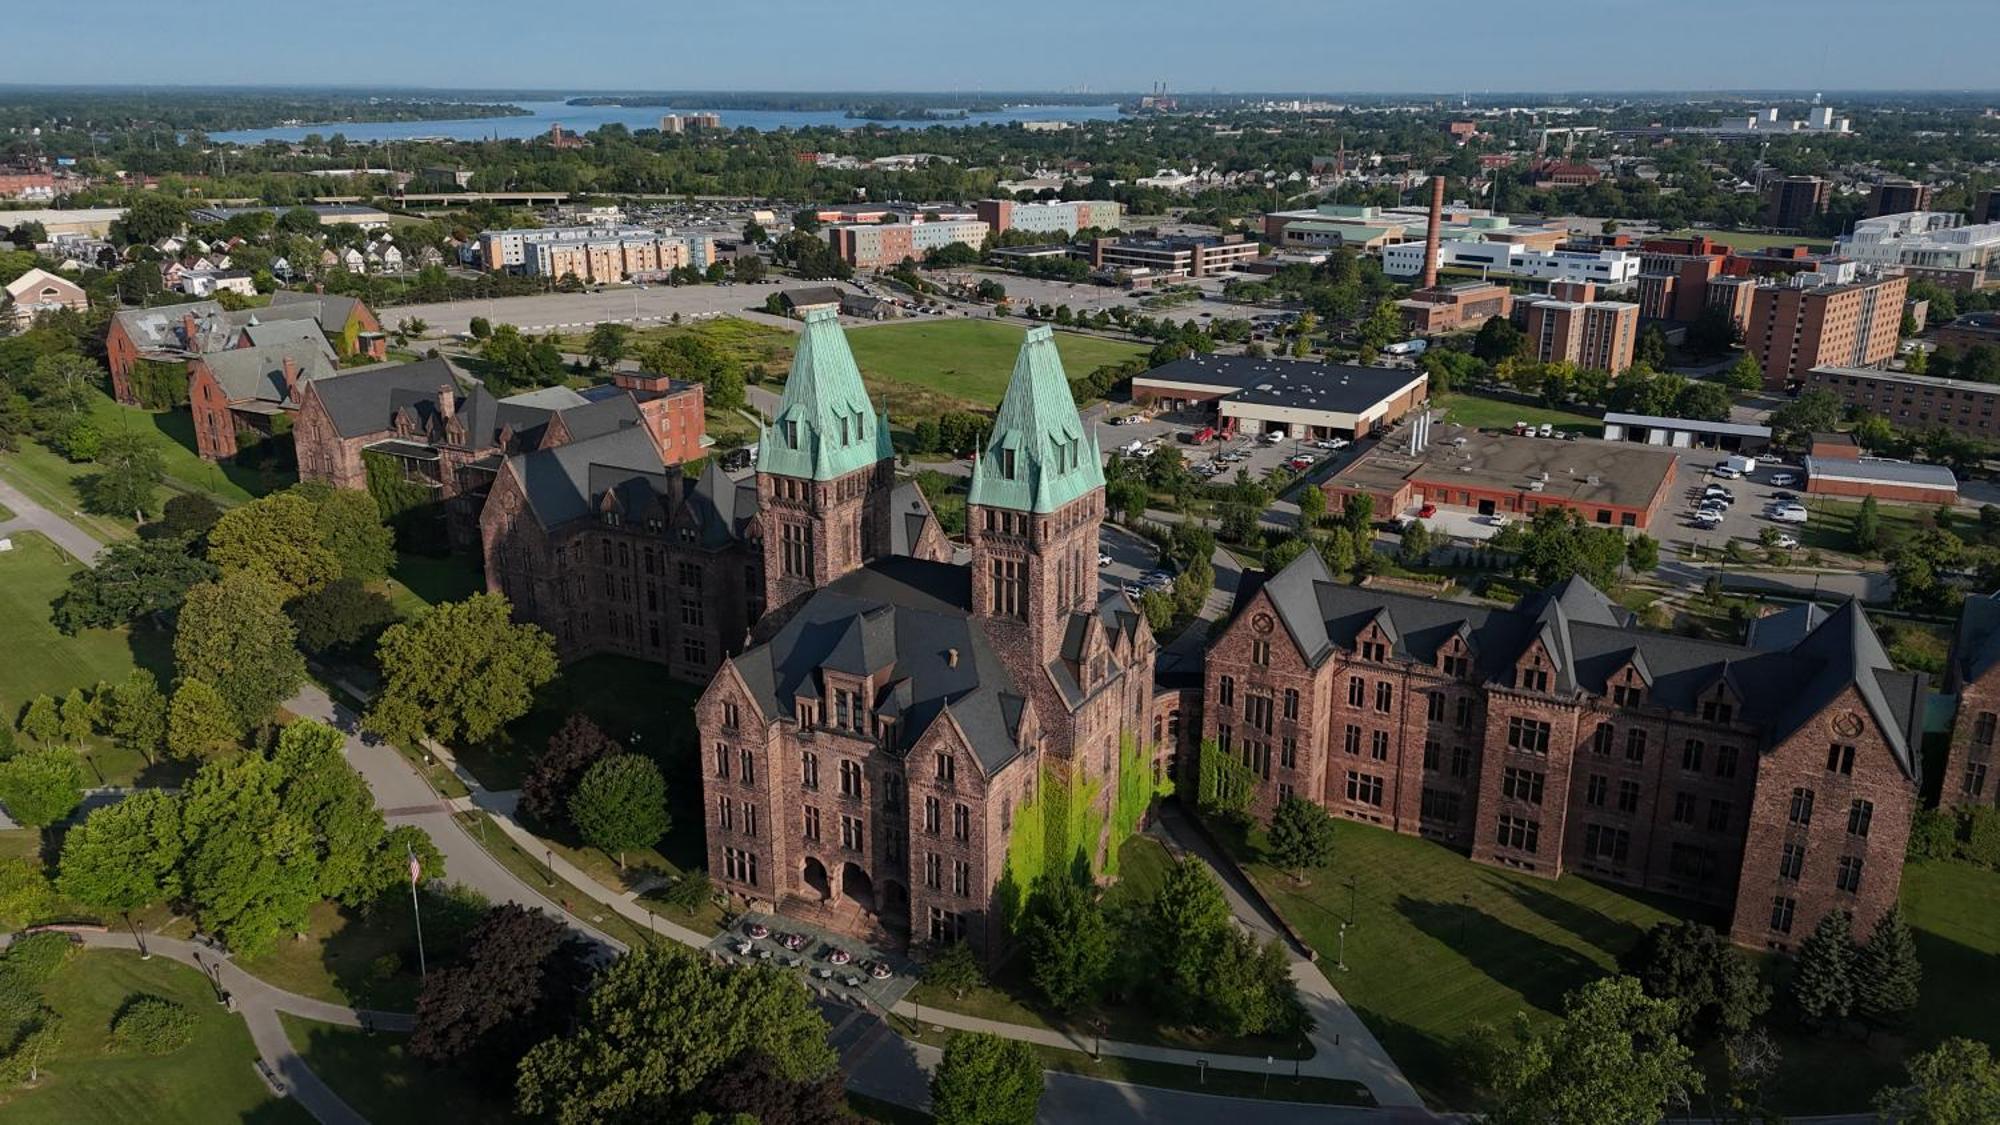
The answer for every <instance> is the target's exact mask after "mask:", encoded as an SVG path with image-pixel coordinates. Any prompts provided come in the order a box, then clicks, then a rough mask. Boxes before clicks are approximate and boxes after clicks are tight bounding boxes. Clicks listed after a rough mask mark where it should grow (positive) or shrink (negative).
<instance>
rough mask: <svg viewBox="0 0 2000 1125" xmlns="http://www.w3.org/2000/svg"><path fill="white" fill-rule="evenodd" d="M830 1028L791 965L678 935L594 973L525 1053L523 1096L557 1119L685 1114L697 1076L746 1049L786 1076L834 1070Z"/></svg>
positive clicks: (580, 1122) (795, 1078)
mask: <svg viewBox="0 0 2000 1125" xmlns="http://www.w3.org/2000/svg"><path fill="white" fill-rule="evenodd" d="M826 1035H827V1026H826V1021H825V1020H824V1019H822V1018H821V1017H820V1014H819V1011H818V1009H817V1008H815V1007H814V1006H813V1003H812V998H811V995H810V994H809V993H807V992H806V990H805V989H804V988H802V987H801V986H800V985H799V982H798V980H797V979H796V978H794V977H793V976H791V975H790V974H786V973H781V972H779V971H777V970H775V969H771V968H766V967H762V966H757V967H748V968H736V967H732V966H726V965H718V964H715V963H713V962H710V961H708V960H705V959H703V958H702V957H699V956H697V955H696V954H695V953H694V952H693V951H691V950H684V949H681V948H679V947H667V946H656V947H652V948H649V949H644V950H638V951H635V952H633V953H630V954H627V955H626V956H624V957H622V958H620V959H619V960H618V961H617V962H616V963H614V964H613V965H611V967H610V968H608V969H606V970H604V971H603V972H602V973H600V974H599V975H598V979H597V983H596V985H595V986H594V987H593V988H592V989H591V991H590V994H589V996H588V997H586V998H585V1000H584V1003H583V1009H582V1011H581V1012H580V1014H579V1015H578V1017H577V1019H576V1021H575V1023H574V1025H573V1026H572V1028H571V1029H570V1031H569V1032H568V1033H567V1034H564V1035H559V1036H556V1037H553V1038H550V1039H547V1040H545V1041H543V1042H542V1043H540V1044H538V1045H537V1046H536V1047H534V1048H533V1049H532V1050H530V1051H529V1052H528V1053H527V1055H526V1056H525V1057H524V1058H522V1060H521V1066H520V1070H519V1080H518V1084H517V1086H516V1104H517V1106H518V1108H519V1109H520V1111H521V1112H522V1113H525V1114H529V1115H531V1116H534V1117H538V1118H543V1119H547V1120H551V1121H555V1122H559V1123H561V1125H585V1123H596V1122H639V1121H673V1120H682V1119H684V1118H685V1117H687V1116H691V1114H690V1113H689V1112H688V1110H689V1109H690V1108H691V1106H690V1104H689V1103H690V1102H691V1100H692V1097H691V1096H692V1095H693V1094H694V1092H695V1091H696V1090H697V1089H698V1088H699V1087H700V1086H701V1084H702V1083H703V1082H704V1081H705V1080H706V1079H707V1078H708V1077H709V1076H710V1075H711V1074H713V1073H715V1072H716V1071H717V1070H718V1069H720V1068H722V1067H723V1066H725V1065H727V1064H728V1063H729V1062H730V1061H731V1060H733V1059H736V1058H738V1057H739V1056H742V1055H744V1054H746V1053H748V1052H756V1053H759V1054H762V1055H764V1056H766V1057H767V1058H768V1059H769V1060H770V1063H771V1068H772V1071H773V1072H774V1073H775V1074H776V1075H777V1076H778V1077H779V1078H781V1079H783V1080H784V1081H787V1082H803V1081H810V1080H812V1079H815V1078H819V1077H822V1076H824V1075H827V1074H829V1073H831V1072H832V1071H833V1068H834V1064H835V1062H836V1058H835V1055H834V1051H833V1048H832V1047H830V1046H828V1045H827V1041H826Z"/></svg>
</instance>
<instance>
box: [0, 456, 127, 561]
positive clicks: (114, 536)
mask: <svg viewBox="0 0 2000 1125" xmlns="http://www.w3.org/2000/svg"><path fill="white" fill-rule="evenodd" d="M94 470H95V466H93V465H72V464H70V463H69V462H68V461H65V460H63V459H62V458H61V457H60V456H58V455H57V454H55V453H53V452H51V451H50V450H48V449H46V448H44V447H43V446H41V445H38V444H36V443H35V442H32V441H23V442H21V443H20V446H19V448H17V449H15V450H14V451H13V452H11V453H0V477H4V478H6V480H7V483H9V484H11V485H13V486H14V487H15V488H18V489H20V490H21V491H22V492H24V493H26V494H27V496H28V499H30V500H33V501H34V502H35V503H37V504H40V505H41V506H42V507H44V508H47V509H48V510H49V511H51V512H54V513H55V514H56V515H58V516H61V517H63V518H64V519H67V520H69V521H70V522H71V523H73V524H75V525H77V527H79V528H81V529H83V531H84V533H85V534H87V535H89V536H91V537H92V538H94V539H96V540H98V541H99V542H103V543H110V542H113V541H115V540H119V539H125V538H128V537H130V536H131V534H132V529H133V524H132V521H131V520H129V519H118V518H114V517H111V516H94V515H90V514H89V513H87V512H84V511H83V497H82V496H81V495H80V494H79V493H78V492H77V485H76V479H77V478H78V477H81V476H84V475H86V474H88V473H90V472H92V471H94Z"/></svg>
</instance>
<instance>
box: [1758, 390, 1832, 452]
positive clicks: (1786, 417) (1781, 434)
mask: <svg viewBox="0 0 2000 1125" xmlns="http://www.w3.org/2000/svg"><path fill="white" fill-rule="evenodd" d="M1840 410H1841V403H1840V399H1839V398H1838V397H1837V396H1835V395H1834V393H1833V392H1832V391H1807V392H1805V393H1804V394H1802V395H1800V396H1799V397H1798V398H1795V399H1793V400H1792V401H1791V402H1788V403H1786V404H1785V405H1783V406H1781V407H1779V408H1778V409H1776V410H1774V411H1772V412H1771V432H1772V436H1774V437H1775V438H1776V439H1777V440H1778V442H1779V444H1781V445H1789V446H1798V447H1803V446H1804V445H1805V444H1806V441H1807V440H1808V439H1809V438H1811V437H1812V435H1813V434H1816V433H1825V432H1827V431H1829V430H1831V429H1833V428H1834V427H1835V426H1837V425H1839V424H1840Z"/></svg>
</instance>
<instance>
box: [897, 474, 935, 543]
mask: <svg viewBox="0 0 2000 1125" xmlns="http://www.w3.org/2000/svg"><path fill="white" fill-rule="evenodd" d="M931 521H932V516H931V506H930V504H928V503H926V502H925V500H924V493H923V490H922V489H920V488H918V487H917V486H916V485H915V484H914V483H912V482H910V481H904V482H902V483H901V484H898V485H897V486H896V488H895V491H893V492H891V493H889V553H890V554H894V555H907V554H909V553H911V552H912V551H915V550H916V549H917V544H919V543H921V542H923V538H924V528H925V527H926V526H927V525H929V524H930V523H931Z"/></svg>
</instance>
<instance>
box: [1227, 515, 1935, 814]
mask: <svg viewBox="0 0 2000 1125" xmlns="http://www.w3.org/2000/svg"><path fill="white" fill-rule="evenodd" d="M1262 589H1264V590H1266V591H1268V592H1269V593H1270V595H1271V602H1272V604H1273V606H1275V607H1276V609H1277V615H1278V617H1279V619H1280V620H1282V621H1283V622H1284V624H1285V628H1286V629H1287V630H1288V631H1289V632H1290V633H1291V635H1292V636H1293V638H1294V639H1296V640H1297V641H1298V642H1299V647H1300V649H1301V650H1302V651H1304V652H1305V653H1306V657H1307V660H1308V661H1309V662H1310V663H1313V664H1319V663H1321V662H1323V661H1325V660H1326V659H1328V658H1329V657H1331V656H1332V655H1333V654H1334V653H1335V652H1336V651H1339V650H1346V651H1349V652H1352V651H1354V649H1355V648H1356V639H1357V638H1358V637H1359V635H1360V634H1361V632H1362V630H1363V629H1365V628H1367V626H1368V624H1369V623H1370V622H1372V621H1377V620H1382V621H1384V622H1385V623H1386V624H1387V625H1388V627H1389V628H1388V632H1389V635H1390V636H1391V637H1393V638H1395V653H1394V655H1395V656H1397V657H1398V658H1402V659H1409V660H1415V661H1421V662H1424V663H1427V664H1429V663H1435V662H1436V660H1437V653H1438V650H1439V648H1440V647H1441V646H1443V644H1444V643H1445V641H1447V640H1448V639H1449V638H1451V637H1452V636H1454V635H1463V636H1464V637H1465V638H1466V641H1467V643H1468V644H1469V645H1470V646H1471V648H1472V652H1473V667H1474V669H1475V671H1476V672H1477V673H1478V674H1479V676H1480V677H1481V678H1483V679H1485V680H1488V681H1497V682H1503V683H1507V682H1512V676H1513V669H1514V665H1515V662H1516V660H1518V659H1519V658H1520V655H1521V654H1522V653H1523V652H1525V651H1526V650H1527V648H1528V646H1529V645H1530V644H1531V643H1532V642H1534V641H1535V640H1537V639H1540V640H1541V641H1542V643H1543V645H1544V647H1546V648H1547V649H1548V650H1549V652H1550V653H1551V655H1552V656H1553V657H1554V659H1555V662H1556V664H1557V668H1556V675H1555V676H1554V677H1553V681H1554V690H1555V691H1556V692H1557V693H1558V694H1565V695H1567V694H1572V693H1576V692H1591V693H1596V694H1600V695H1604V694H1609V691H1608V684H1609V680H1610V678H1611V677H1612V676H1613V675H1615V674H1617V673H1618V672H1619V670H1621V669H1623V668H1624V667H1625V666H1626V665H1628V664H1631V665H1634V666H1636V667H1637V668H1638V669H1639V671H1640V674H1641V675H1642V676H1643V677H1645V679H1646V681H1647V683H1648V685H1649V686H1648V697H1649V699H1651V700H1652V701H1653V702H1656V703H1658V704H1660V705H1662V706H1665V707H1668V708H1671V709H1673V710H1676V711H1681V712H1686V713H1692V712H1695V711H1697V710H1698V700H1699V698H1700V696H1701V695H1702V693H1703V692H1705V691H1707V690H1709V689H1711V688H1713V687H1714V686H1715V685H1716V684H1717V683H1718V682H1722V683H1727V684H1728V685H1729V687H1730V689H1731V690H1732V691H1734V692H1735V693H1736V696H1737V698H1738V699H1739V700H1741V703H1742V706H1741V714H1742V717H1743V718H1744V720H1745V721H1747V722H1751V723H1755V724H1758V725H1760V726H1763V727H1764V728H1765V729H1766V730H1767V732H1768V733H1769V735H1770V738H1771V740H1772V741H1773V742H1777V741H1781V740H1783V739H1784V738H1785V737H1787V736H1788V735H1790V734H1791V733H1792V732H1793V731H1796V730H1798V729H1799V728H1800V727H1801V726H1803V725H1804V724H1805V723H1806V722H1807V721H1809V720H1810V719H1812V718H1813V717H1814V716H1815V715H1817V714H1819V713H1820V711H1822V710H1823V709H1824V708H1825V707H1826V706H1827V705H1828V704H1829V703H1831V701H1832V700H1833V699H1835V698H1836V697H1837V696H1838V695H1839V694H1840V693H1841V692H1842V691H1844V690H1846V689H1847V688H1848V687H1849V686H1850V685H1851V686H1853V687H1854V688H1855V689H1856V691H1857V692H1858V693H1859V694H1860V696H1861V698H1862V699H1863V700H1864V701H1865V702H1866V704H1867V706H1868V709H1869V712H1870V713H1871V714H1872V715H1873V716H1874V718H1875V721H1876V723H1877V725H1878V726H1880V727H1881V729H1882V732H1883V736H1884V739H1885V740H1886V741H1887V742H1888V744H1889V747H1890V749H1891V751H1892V752H1893V753H1894V754H1895V757H1896V761H1897V764H1898V765H1900V766H1901V767H1902V769H1903V772H1904V773H1905V774H1906V775H1908V776H1909V777H1911V778H1913V779H1914V778H1917V777H1918V776H1919V773H1918V771H1919V763H1918V761H1917V757H1916V755H1915V753H1914V752H1913V751H1914V748H1915V747H1916V746H1917V745H1918V743H1919V742H1920V741H1921V732H1920V729H1919V728H1920V726H1921V724H1922V721H1923V710H1924V708H1923V698H1924V685H1923V678H1922V677H1921V676H1916V675H1913V674H1911V673H1907V672H1899V671H1897V670H1896V669H1895V668H1894V667H1893V666H1892V665H1891V664H1890V662H1889V658H1888V654H1887V653H1886V652H1885V651H1884V650H1883V648H1882V643H1881V641H1880V640H1879V639H1877V637H1876V636H1875V631H1874V629H1873V628H1871V627H1870V626H1869V624H1868V619H1867V616H1866V615H1865V614H1863V613H1862V611H1861V607H1860V606H1859V604H1858V603H1855V602H1851V601H1850V602H1848V603H1847V604H1845V605H1843V606H1841V607H1839V608H1838V609H1835V610H1833V611H1831V612H1824V611H1822V614H1823V615H1822V616H1821V617H1820V618H1819V620H1818V621H1816V622H1814V623H1813V624H1812V626H1811V628H1809V629H1807V628H1803V619H1804V618H1805V617H1807V616H1810V615H1809V614H1804V615H1802V618H1801V622H1800V623H1798V624H1799V625H1800V632H1799V635H1798V636H1797V637H1795V638H1792V639H1791V640H1790V643H1788V644H1784V645H1782V646H1778V645H1773V647H1769V648H1759V647H1756V646H1744V645H1733V644H1723V643H1720V642H1716V641H1706V640H1695V639H1692V638H1688V637H1678V636H1673V635H1671V634H1667V633H1655V632H1649V631H1646V630H1642V629H1636V628H1633V627H1632V618H1631V615H1630V614H1629V613H1627V612H1626V611H1625V610H1623V609H1621V608H1619V607H1618V606H1617V605H1615V604H1614V603H1612V602H1611V601H1610V599H1608V598H1606V597H1605V596H1604V594H1603V593H1602V592H1600V591H1598V590H1597V589H1596V588H1595V587H1593V586H1591V585H1590V583H1588V582H1586V581H1585V580H1584V579H1582V578H1580V577H1571V578H1566V579H1564V580H1563V581H1562V582H1559V583H1557V584H1556V585H1554V586H1551V587H1549V588H1548V589H1546V590H1542V591H1539V592H1537V593H1533V594H1530V595H1528V596H1527V597H1525V598H1523V599H1522V600H1521V602H1520V604H1519V605H1516V606H1515V607H1513V608H1512V609H1498V608H1489V607H1485V606H1475V605H1465V604H1462V603H1458V602H1447V601H1439V600H1436V599H1433V598H1424V597H1418V596H1416V595H1412V594H1399V593H1392V592H1388V591H1383V590H1366V589H1362V588H1360V587H1357V586H1352V585H1348V584H1345V583H1339V582H1335V581H1333V580H1332V579H1331V577H1330V576H1329V575H1328V574H1327V571H1326V567H1325V564H1324V563H1322V562H1321V561H1320V559H1319V556H1318V554H1317V553H1316V552H1312V551H1308V552H1306V553H1305V554H1303V555H1301V556H1299V558H1298V559H1297V560H1296V561H1295V562H1293V563H1292V564H1291V565H1290V566H1288V567H1286V568H1285V569H1284V570H1282V571H1280V572H1279V573H1278V574H1276V575H1273V576H1271V577H1269V578H1267V579H1265V580H1264V581H1263V582H1262ZM1254 592H1255V591H1254V589H1252V590H1250V591H1248V592H1245V593H1239V595H1238V597H1237V601H1236V608H1235V610H1233V611H1232V617H1233V616H1234V615H1235V614H1236V613H1240V612H1241V610H1242V607H1243V606H1244V605H1245V604H1246V603H1247V602H1248V600H1249V596H1250V594H1251V593H1254ZM1789 627H1790V626H1789V625H1783V624H1781V625H1777V626H1773V627H1772V629H1773V631H1770V632H1766V633H1765V634H1764V640H1765V643H1766V644H1771V643H1772V642H1773V640H1774V639H1776V638H1779V637H1782V636H1784V634H1785V631H1786V629H1787V628H1789Z"/></svg>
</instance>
